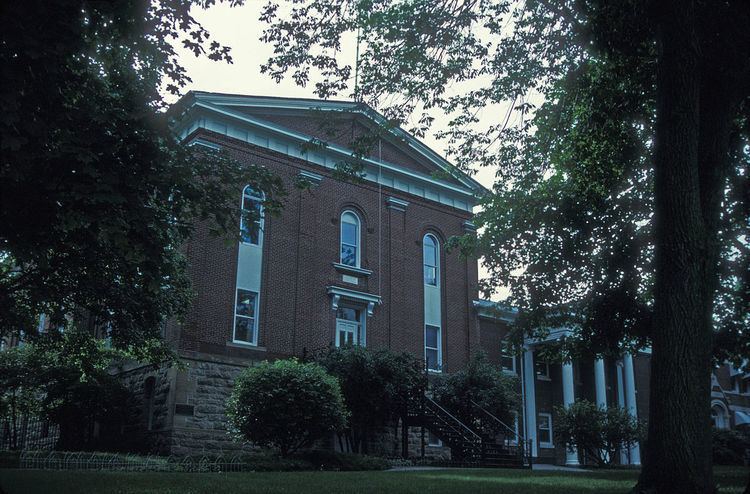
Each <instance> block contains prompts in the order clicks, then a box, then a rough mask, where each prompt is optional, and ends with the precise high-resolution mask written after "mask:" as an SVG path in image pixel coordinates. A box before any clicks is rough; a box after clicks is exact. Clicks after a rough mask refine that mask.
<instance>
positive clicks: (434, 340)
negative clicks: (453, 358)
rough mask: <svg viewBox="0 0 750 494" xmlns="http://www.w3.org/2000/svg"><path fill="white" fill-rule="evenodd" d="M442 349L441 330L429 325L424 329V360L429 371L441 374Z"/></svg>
mask: <svg viewBox="0 0 750 494" xmlns="http://www.w3.org/2000/svg"><path fill="white" fill-rule="evenodd" d="M440 348H441V345H440V328H439V327H437V326H432V325H430V324H427V325H426V326H425V328H424V359H425V361H426V362H427V369H428V370H431V371H435V372H440V370H441V369H442V367H443V366H442V355H441V350H440Z"/></svg>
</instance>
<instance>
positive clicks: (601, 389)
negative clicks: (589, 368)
mask: <svg viewBox="0 0 750 494" xmlns="http://www.w3.org/2000/svg"><path fill="white" fill-rule="evenodd" d="M594 384H595V387H596V405H597V406H599V407H601V408H607V383H606V380H605V377H604V359H600V358H598V359H596V360H595V361H594Z"/></svg>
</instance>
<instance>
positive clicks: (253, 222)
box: [240, 185, 263, 245]
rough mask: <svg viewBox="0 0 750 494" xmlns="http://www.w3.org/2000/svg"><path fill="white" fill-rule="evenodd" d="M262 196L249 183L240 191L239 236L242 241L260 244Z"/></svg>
mask: <svg viewBox="0 0 750 494" xmlns="http://www.w3.org/2000/svg"><path fill="white" fill-rule="evenodd" d="M262 203H263V196H262V195H261V194H259V193H258V192H256V191H255V189H253V188H252V187H250V186H249V185H248V186H246V187H245V190H243V191H242V217H241V218H240V237H241V239H242V243H244V244H250V245H260V244H261V242H262V239H261V237H262V234H263V204H262Z"/></svg>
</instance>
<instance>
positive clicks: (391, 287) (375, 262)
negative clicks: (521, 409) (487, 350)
mask: <svg viewBox="0 0 750 494" xmlns="http://www.w3.org/2000/svg"><path fill="white" fill-rule="evenodd" d="M196 134H198V135H200V137H201V139H203V140H206V141H210V142H215V143H217V144H221V145H222V146H223V147H224V148H225V149H227V150H228V151H229V152H230V153H231V154H232V155H233V156H234V157H235V158H237V159H238V160H240V161H242V162H246V163H253V164H256V165H263V166H266V167H268V168H269V169H270V170H272V171H273V172H275V173H276V174H278V175H279V176H280V177H281V178H282V179H283V180H284V183H285V186H286V188H287V190H288V191H289V195H288V196H287V197H286V199H285V201H284V209H283V211H282V213H281V214H280V215H278V216H269V215H266V218H265V227H264V240H263V274H262V289H261V294H260V297H261V298H260V308H259V314H260V316H259V317H260V318H259V325H258V327H259V348H258V349H256V350H249V349H246V348H240V347H237V346H233V345H232V344H228V342H230V341H231V339H232V319H233V304H234V290H235V279H236V269H237V251H238V247H237V245H236V244H234V243H233V242H230V245H227V242H226V241H225V240H224V239H211V238H209V237H208V235H207V229H206V228H205V226H203V225H201V226H199V227H198V229H197V231H196V233H195V235H194V236H193V238H192V239H191V241H190V242H189V244H188V246H187V255H188V259H189V263H190V274H191V277H192V280H193V287H194V290H195V292H196V298H195V301H194V306H193V309H192V311H191V313H190V315H189V316H188V318H187V319H186V322H185V324H184V325H183V328H182V334H181V338H180V349H181V350H184V351H199V352H207V353H212V354H219V355H232V356H246V357H248V358H251V357H252V358H268V357H275V356H282V355H299V354H301V353H302V352H303V349H305V350H307V351H314V350H316V349H320V348H322V347H325V346H327V345H329V344H330V343H331V342H333V341H334V326H335V314H334V312H333V310H332V309H331V298H330V296H329V295H328V294H327V293H326V287H327V286H329V285H336V286H342V287H349V288H352V289H355V290H359V291H363V292H368V293H372V294H378V293H379V294H380V295H381V297H382V300H383V304H382V305H380V306H377V307H376V308H375V314H374V316H373V317H369V318H368V319H367V329H366V331H367V344H368V346H371V347H387V348H391V349H393V350H397V351H401V350H403V351H409V352H412V353H414V354H416V355H418V356H420V357H421V356H422V355H423V344H424V339H423V338H424V337H423V285H422V247H421V240H422V237H423V235H424V234H425V233H426V232H428V231H429V232H433V233H435V234H436V235H437V236H438V238H439V239H440V240H441V242H442V243H443V245H444V242H445V240H446V239H448V238H449V237H451V236H453V235H460V234H463V233H464V232H463V222H464V221H467V220H470V219H471V214H470V213H468V212H466V211H462V210H459V209H455V208H451V207H448V206H445V205H441V204H438V203H434V202H431V201H427V200H424V199H421V198H418V197H415V196H411V195H408V194H405V193H401V192H398V191H395V190H393V189H389V188H385V187H384V188H383V189H382V191H380V192H379V191H378V186H377V184H373V183H369V182H367V183H362V184H354V183H349V182H342V181H339V180H336V179H333V178H331V177H330V174H329V171H328V170H326V169H324V168H322V167H319V166H316V165H311V164H309V163H307V162H305V161H303V160H300V159H295V158H292V157H289V156H286V155H282V154H279V153H276V152H274V151H271V150H268V149H265V148H260V147H256V146H252V145H249V144H247V143H244V142H240V141H236V140H234V139H231V138H228V137H225V136H221V135H218V134H214V133H211V132H208V131H205V130H199V131H196ZM301 170H309V171H312V172H315V173H318V174H321V175H324V177H325V178H324V179H323V181H322V182H321V183H320V185H318V186H316V187H313V188H312V189H311V190H307V191H300V190H297V189H295V188H294V185H293V184H294V180H295V178H296V176H297V175H298V173H299V172H300V171H301ZM243 185H244V184H238V185H237V197H238V201H239V198H240V194H241V191H242V187H243ZM387 196H395V197H398V198H400V199H403V200H406V201H408V202H409V203H410V204H409V206H408V207H407V210H406V212H400V211H396V210H393V209H389V208H387V205H386V197H387ZM344 208H353V209H355V210H356V211H357V212H358V213H360V216H361V219H362V221H363V225H362V235H361V236H362V244H363V245H362V247H363V250H362V267H363V268H366V269H371V270H372V271H373V274H372V275H370V276H369V278H367V279H366V280H365V282H364V284H363V283H362V282H360V284H359V285H358V286H355V285H348V284H346V283H344V282H343V281H342V280H341V274H340V273H338V272H337V271H336V270H335V269H334V267H333V265H332V263H333V262H337V261H338V260H339V251H338V249H339V217H340V214H341V211H342V210H343V209H344ZM379 209H380V210H379ZM379 215H380V218H379ZM378 244H380V246H381V249H380V252H378ZM441 266H442V269H441V279H442V296H443V304H442V306H443V333H442V334H443V362H444V366H445V369H446V370H448V371H450V370H456V369H458V368H460V367H461V366H463V364H464V363H465V362H466V360H467V358H468V354H469V351H470V345H471V342H472V341H474V342H476V341H478V335H477V334H476V333H477V327H476V323H475V318H474V316H473V309H472V307H471V302H472V300H473V299H474V298H475V294H476V293H477V286H476V284H477V276H478V274H477V265H476V261H475V260H466V259H461V258H460V257H459V255H458V253H457V252H453V253H450V254H448V253H446V252H445V250H444V249H443V250H442V253H441ZM475 344H476V343H475Z"/></svg>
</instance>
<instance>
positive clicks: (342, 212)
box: [123, 92, 649, 464]
mask: <svg viewBox="0 0 750 494" xmlns="http://www.w3.org/2000/svg"><path fill="white" fill-rule="evenodd" d="M179 105H180V108H182V109H184V112H183V114H182V119H181V120H180V122H179V124H178V127H177V131H178V133H179V135H180V137H181V138H183V139H184V140H185V141H186V142H187V143H189V144H191V145H194V146H203V147H208V148H221V149H225V150H227V151H228V152H229V153H230V154H231V155H232V156H233V157H234V158H236V159H238V160H239V161H241V162H244V163H248V164H253V165H261V166H265V167H267V168H268V169H270V170H271V171H273V172H274V173H276V174H277V175H278V176H280V177H281V178H282V179H283V181H284V184H285V186H286V188H287V190H288V191H290V194H289V195H288V196H287V197H286V199H285V202H284V209H283V211H282V212H281V214H280V215H278V216H273V215H266V214H262V213H263V212H262V211H261V207H260V205H259V201H260V200H261V197H259V196H258V194H257V193H256V192H255V191H254V190H253V189H252V188H250V187H246V186H245V184H238V185H237V200H238V203H240V202H241V204H242V206H243V208H246V209H250V208H253V209H256V210H258V211H259V212H260V213H261V214H260V219H259V220H258V221H255V222H248V223H251V224H242V225H239V227H240V230H241V232H242V241H241V242H239V244H235V245H227V243H226V241H225V240H224V239H217V238H212V237H210V236H209V235H208V229H207V227H206V226H205V225H201V226H199V227H198V229H197V231H196V234H195V235H194V236H193V238H192V239H191V241H190V242H189V243H188V244H187V246H186V252H187V257H188V261H189V270H190V274H191V278H192V281H193V287H194V290H195V292H196V298H195V301H194V304H193V309H192V311H191V313H190V314H189V316H188V317H187V319H186V320H185V321H184V323H183V324H182V325H177V324H170V325H168V327H167V329H166V337H167V339H168V340H169V341H170V342H171V343H172V344H173V345H174V347H175V348H176V349H177V350H178V353H179V355H180V356H181V358H182V359H183V360H184V361H185V363H186V368H185V369H184V370H177V369H174V368H161V369H158V370H154V369H153V368H151V367H140V366H136V365H133V366H131V367H128V368H126V369H124V372H123V376H124V378H125V380H126V381H127V382H129V383H130V385H131V386H132V388H133V389H134V390H136V392H137V393H138V396H139V398H140V400H141V402H142V408H143V414H142V419H143V420H142V424H141V426H142V427H144V428H145V429H146V430H147V431H148V435H149V437H150V438H151V445H152V448H153V449H154V450H155V451H160V452H171V453H175V454H183V453H191V452H200V451H208V450H218V449H221V450H229V449H232V448H237V447H239V446H238V445H237V444H236V443H232V442H231V441H230V440H229V438H228V436H227V434H226V419H225V417H224V403H225V401H226V399H227V397H228V396H229V392H230V390H231V386H232V383H233V380H234V378H235V377H236V376H237V374H238V373H239V372H240V371H241V370H242V369H243V368H244V367H245V366H248V365H252V364H253V363H254V362H258V361H261V360H265V359H274V358H280V357H289V356H295V355H297V356H299V355H303V354H304V353H306V352H314V351H316V350H319V349H322V348H325V347H327V346H329V345H332V344H333V345H339V344H344V343H355V344H361V345H367V346H370V347H376V348H390V349H392V350H395V351H408V352H411V353H414V354H415V355H418V356H419V357H421V358H424V359H425V360H426V362H427V365H428V367H429V369H430V371H431V372H435V373H441V372H452V371H455V370H458V369H460V368H462V366H464V365H465V363H466V362H467V361H468V359H469V357H470V356H471V355H472V354H473V353H474V352H476V351H478V350H480V349H483V350H485V351H486V352H487V353H488V355H489V356H490V358H491V359H492V360H493V362H495V363H497V364H498V365H502V366H503V368H504V370H505V371H506V372H509V373H515V374H517V375H518V376H519V383H520V387H521V389H522V395H523V407H522V409H520V410H519V411H518V415H517V417H518V419H517V421H516V424H515V428H516V430H517V431H518V434H519V436H521V437H523V438H527V439H529V440H531V441H532V443H533V446H532V453H533V455H534V456H535V457H537V461H547V462H558V463H568V464H576V463H577V462H578V458H577V457H576V455H572V454H570V453H567V452H566V451H565V448H564V447H562V446H560V445H555V444H554V441H553V430H554V419H555V417H554V410H553V408H554V406H557V405H560V404H565V403H570V402H572V401H573V400H574V399H576V398H579V397H585V398H588V399H590V400H592V401H595V402H598V403H601V404H607V405H618V406H623V407H627V408H628V409H629V410H631V411H632V413H635V414H638V415H641V416H645V415H646V414H647V407H648V404H647V399H648V387H647V386H648V384H647V382H648V379H647V376H648V365H649V364H648V361H649V359H648V355H646V354H639V355H636V356H630V355H626V356H624V357H623V359H621V360H619V361H616V362H615V361H590V362H589V361H582V362H572V363H568V364H546V363H544V362H541V361H540V360H539V359H534V351H535V350H536V349H537V348H538V346H539V345H546V344H554V339H555V338H556V337H559V336H561V335H562V334H563V333H561V332H560V333H558V334H553V335H551V336H550V338H548V339H547V340H545V341H528V342H527V345H526V350H525V352H524V353H523V354H522V355H518V356H510V355H503V354H501V351H500V349H501V346H502V341H503V338H504V337H505V334H506V332H507V328H508V325H509V324H512V322H513V319H514V317H515V314H514V313H513V312H512V311H506V310H502V309H500V308H499V307H498V306H497V305H496V304H493V303H491V302H488V301H482V300H478V299H477V295H478V289H477V279H478V272H477V262H476V260H472V259H465V258H461V257H460V256H459V254H458V253H457V252H450V253H449V252H447V251H446V249H445V248H444V247H445V243H446V241H447V239H449V238H450V237H452V236H455V235H462V234H465V233H467V232H473V231H474V226H473V224H472V222H471V221H472V210H473V207H474V205H475V200H476V199H475V198H476V197H477V195H479V194H482V193H483V192H484V189H483V187H482V186H481V185H480V184H478V183H477V182H476V181H475V180H473V179H472V178H470V177H468V176H465V175H463V174H461V173H459V172H457V171H456V170H455V169H454V168H453V167H452V166H451V165H450V163H448V162H446V161H445V160H444V159H443V158H441V157H440V156H439V155H438V154H436V153H435V152H433V151H432V150H430V149H429V148H428V147H427V146H425V145H424V144H422V143H421V142H419V141H418V140H417V139H416V138H414V137H413V136H411V135H409V134H408V133H406V132H404V131H402V130H400V129H394V130H391V131H389V132H387V133H386V135H384V136H383V137H382V138H380V139H378V140H377V141H375V142H374V143H373V144H374V145H372V146H371V147H370V149H369V153H368V155H366V156H364V157H362V163H363V166H364V169H363V172H364V177H363V180H361V181H359V182H353V181H345V180H340V179H339V178H337V175H336V174H335V173H334V168H335V167H336V165H337V164H338V163H340V162H342V161H345V160H347V159H350V158H351V156H352V148H353V147H354V145H353V143H356V142H360V141H361V140H362V139H363V138H366V137H367V136H368V135H371V132H370V131H371V130H373V129H376V128H377V127H378V124H379V123H380V122H381V120H382V118H383V117H382V116H380V115H379V114H378V113H376V112H375V111H373V110H372V109H370V108H368V107H366V106H364V105H362V104H357V103H353V102H336V101H325V102H323V101H318V100H305V99H287V98H269V97H257V96H236V95H224V94H213V93H203V92H191V93H189V94H188V95H186V96H185V97H184V98H183V99H182V100H181V101H180V103H179ZM320 143H325V145H320ZM311 144H317V145H311ZM299 181H304V182H305V183H307V184H308V185H309V187H308V188H303V189H302V188H296V187H295V184H296V183H298V182H299ZM535 360H536V361H535ZM431 444H432V446H431V448H432V451H433V452H439V451H441V449H440V442H439V441H438V440H437V438H433V440H432V441H431ZM428 449H429V448H428ZM638 458H639V455H638V448H637V447H636V448H633V450H632V451H630V452H627V453H626V454H624V455H623V458H622V461H623V462H624V463H638V461H639V459H638Z"/></svg>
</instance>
